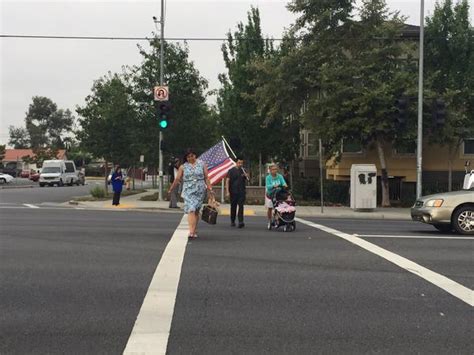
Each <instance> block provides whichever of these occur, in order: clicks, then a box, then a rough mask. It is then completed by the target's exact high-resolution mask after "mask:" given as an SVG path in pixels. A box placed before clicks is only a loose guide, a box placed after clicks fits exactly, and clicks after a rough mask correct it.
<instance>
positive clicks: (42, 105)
mask: <svg viewBox="0 0 474 355" xmlns="http://www.w3.org/2000/svg"><path fill="white" fill-rule="evenodd" d="M73 122H74V117H73V116H72V114H71V111H69V110H63V109H58V107H57V105H56V104H55V103H54V102H53V101H52V100H51V99H49V98H47V97H42V96H34V97H33V103H32V104H30V107H29V108H28V112H27V113H26V117H25V125H26V130H27V131H28V134H29V137H30V144H31V147H32V148H35V147H46V146H52V147H55V148H63V142H62V139H63V136H64V134H66V133H68V132H71V131H72V125H73Z"/></svg>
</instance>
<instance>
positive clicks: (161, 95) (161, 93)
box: [153, 86, 169, 101]
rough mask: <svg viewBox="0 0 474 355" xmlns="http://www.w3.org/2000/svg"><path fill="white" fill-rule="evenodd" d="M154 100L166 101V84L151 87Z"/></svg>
mask: <svg viewBox="0 0 474 355" xmlns="http://www.w3.org/2000/svg"><path fill="white" fill-rule="evenodd" d="M153 96H154V98H155V101H168V100H169V91H168V87H167V86H155V87H154V89H153Z"/></svg>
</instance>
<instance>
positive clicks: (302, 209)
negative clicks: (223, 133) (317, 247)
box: [67, 190, 411, 220]
mask: <svg viewBox="0 0 474 355" xmlns="http://www.w3.org/2000/svg"><path fill="white" fill-rule="evenodd" d="M154 192H156V191H155V190H149V191H147V192H144V193H141V194H136V195H133V196H127V197H122V198H121V199H120V205H119V206H112V201H111V200H108V201H80V202H75V201H71V202H69V203H67V204H74V205H77V206H78V207H81V208H86V209H107V210H139V211H160V212H169V213H183V212H182V207H183V204H182V203H180V204H179V206H180V208H179V209H172V208H169V207H168V205H169V202H168V201H140V197H142V196H147V195H151V194H152V193H154ZM229 212H230V206H229V205H228V204H222V205H221V206H220V214H221V215H222V216H228V215H229ZM245 215H246V216H266V215H267V211H266V208H265V207H264V206H255V205H253V206H251V205H246V206H245ZM296 215H297V216H298V217H321V218H344V219H392V220H411V216H410V209H409V208H377V209H375V210H374V211H371V212H359V211H354V210H352V209H350V208H348V207H324V212H321V207H320V206H297V207H296Z"/></svg>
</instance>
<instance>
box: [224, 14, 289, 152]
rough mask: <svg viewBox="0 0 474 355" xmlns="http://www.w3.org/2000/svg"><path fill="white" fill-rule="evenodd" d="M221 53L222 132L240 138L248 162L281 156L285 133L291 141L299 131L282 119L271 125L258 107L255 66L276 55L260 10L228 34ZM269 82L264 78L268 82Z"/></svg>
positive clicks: (257, 83)
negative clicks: (266, 36)
mask: <svg viewBox="0 0 474 355" xmlns="http://www.w3.org/2000/svg"><path fill="white" fill-rule="evenodd" d="M222 53H223V57H224V62H225V65H226V69H227V72H226V73H225V74H221V75H219V80H220V82H221V85H222V86H221V88H220V90H219V95H218V98H217V108H218V114H219V116H218V117H219V130H220V132H221V133H222V134H223V135H224V136H226V137H228V138H240V140H241V143H242V150H241V151H239V152H237V153H238V154H243V155H244V156H245V157H246V158H247V159H250V160H253V161H256V160H258V157H259V154H260V153H261V154H262V156H263V158H264V159H265V158H267V157H274V156H275V155H278V153H279V152H278V147H279V146H280V145H282V144H281V143H282V140H281V138H282V135H281V134H282V132H283V131H285V133H286V138H287V139H286V141H292V138H293V136H294V132H295V131H297V129H293V128H294V125H292V124H291V123H289V122H287V121H284V120H283V116H280V119H279V121H278V122H272V124H268V122H267V120H266V117H265V114H266V112H264V111H263V110H259V109H258V107H257V102H258V99H257V98H256V97H255V93H256V90H257V89H258V87H259V85H261V84H262V83H261V82H257V81H256V80H255V74H256V70H255V67H254V63H255V62H261V61H263V60H264V58H267V57H271V56H272V55H273V53H274V50H273V48H272V46H271V45H270V43H269V42H268V41H266V40H265V39H264V38H263V36H262V31H261V27H260V14H259V11H258V9H256V8H251V10H250V11H249V12H248V16H247V23H246V24H245V25H244V24H243V23H242V22H241V23H239V24H238V25H237V30H236V31H235V32H234V33H231V32H229V33H228V34H227V41H226V42H225V44H224V45H223V46H222ZM267 80H268V77H265V82H267ZM296 136H297V137H298V134H297V135H296ZM276 142H278V143H279V144H275V143H276ZM283 142H284V141H283ZM286 158H287V159H288V160H291V159H292V158H293V155H292V154H288V155H287V156H286Z"/></svg>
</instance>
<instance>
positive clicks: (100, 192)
mask: <svg viewBox="0 0 474 355" xmlns="http://www.w3.org/2000/svg"><path fill="white" fill-rule="evenodd" d="M91 195H92V197H94V198H104V197H105V196H106V195H107V193H106V191H105V190H104V188H103V187H101V186H94V187H93V188H92V189H91Z"/></svg>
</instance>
